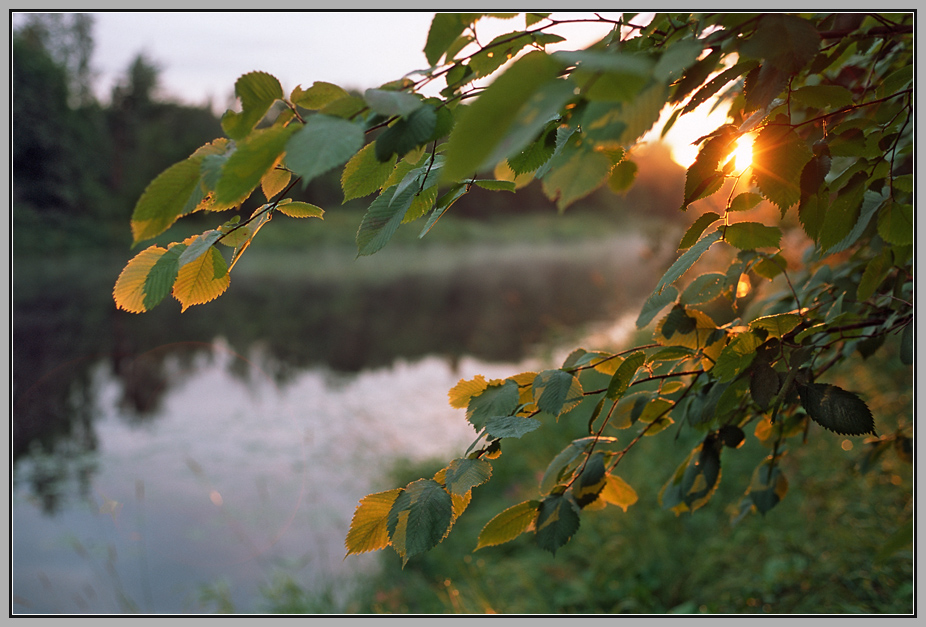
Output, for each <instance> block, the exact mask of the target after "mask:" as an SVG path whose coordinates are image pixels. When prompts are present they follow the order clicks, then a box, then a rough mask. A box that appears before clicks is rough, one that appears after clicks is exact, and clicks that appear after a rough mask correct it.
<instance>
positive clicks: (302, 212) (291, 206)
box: [276, 200, 325, 218]
mask: <svg viewBox="0 0 926 627" xmlns="http://www.w3.org/2000/svg"><path fill="white" fill-rule="evenodd" d="M276 210H277V211H279V212H280V213H282V214H283V215H287V216H289V217H290V218H321V217H322V216H323V215H325V210H324V209H322V208H321V207H316V206H315V205H312V204H309V203H307V202H301V201H292V200H290V201H285V200H284V201H282V202H280V204H278V205H277V208H276Z"/></svg>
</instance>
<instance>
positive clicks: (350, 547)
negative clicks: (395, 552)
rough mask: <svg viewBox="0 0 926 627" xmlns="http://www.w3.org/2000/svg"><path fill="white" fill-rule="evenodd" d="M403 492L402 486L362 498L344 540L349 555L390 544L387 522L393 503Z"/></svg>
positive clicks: (374, 549)
mask: <svg viewBox="0 0 926 627" xmlns="http://www.w3.org/2000/svg"><path fill="white" fill-rule="evenodd" d="M401 492H402V488H396V489H394V490H387V491H385V492H377V493H376V494H370V495H367V496H365V497H363V498H362V499H360V504H359V505H358V506H357V509H356V510H355V511H354V516H353V518H351V521H350V529H349V530H348V532H347V538H346V539H345V541H344V546H345V548H346V549H347V555H356V554H358V553H366V552H368V551H378V550H380V549H384V548H386V547H387V546H389V532H388V531H387V529H386V524H387V521H388V518H389V511H390V510H391V509H392V504H393V503H395V500H396V498H397V497H398V496H399V494H400V493H401Z"/></svg>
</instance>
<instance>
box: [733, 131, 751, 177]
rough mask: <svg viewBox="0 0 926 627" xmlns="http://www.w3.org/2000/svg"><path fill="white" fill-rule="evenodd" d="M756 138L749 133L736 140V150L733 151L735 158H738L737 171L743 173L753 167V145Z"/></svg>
mask: <svg viewBox="0 0 926 627" xmlns="http://www.w3.org/2000/svg"><path fill="white" fill-rule="evenodd" d="M754 140H755V137H754V136H753V135H752V134H750V133H747V134H745V135H743V136H742V137H740V138H739V139H738V140H736V148H734V149H733V156H734V157H735V158H736V171H737V172H742V171H743V170H745V169H746V168H748V167H749V166H750V165H752V143H753V141H754Z"/></svg>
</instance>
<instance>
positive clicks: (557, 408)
mask: <svg viewBox="0 0 926 627" xmlns="http://www.w3.org/2000/svg"><path fill="white" fill-rule="evenodd" d="M533 393H534V401H535V402H536V403H537V407H539V408H540V409H541V410H543V411H545V412H547V413H550V414H552V415H554V416H558V415H559V414H560V412H562V411H563V410H564V408H566V409H568V408H569V407H571V406H572V405H574V404H576V403H578V402H579V401H580V400H582V385H581V384H580V383H579V380H578V379H576V378H575V377H574V376H572V374H570V373H568V372H566V371H565V370H544V371H543V372H541V373H540V374H538V375H537V376H536V377H535V378H534V385H533Z"/></svg>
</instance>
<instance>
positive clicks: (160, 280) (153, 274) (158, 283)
mask: <svg viewBox="0 0 926 627" xmlns="http://www.w3.org/2000/svg"><path fill="white" fill-rule="evenodd" d="M185 249H186V244H177V245H176V246H171V247H170V248H169V249H168V250H167V252H166V253H164V254H163V255H161V256H160V257H159V258H158V260H157V261H156V262H155V263H154V265H153V266H152V267H151V270H150V271H149V273H148V277H147V278H146V279H145V288H144V290H145V297H144V300H143V303H144V307H145V311H151V309H152V308H153V307H155V306H156V305H157V304H158V303H160V302H161V301H162V300H164V298H165V297H166V296H167V295H168V294H170V290H171V288H173V286H174V281H175V280H176V279H177V272H178V271H179V270H180V261H179V259H180V255H181V254H182V253H183V251H184V250H185Z"/></svg>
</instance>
